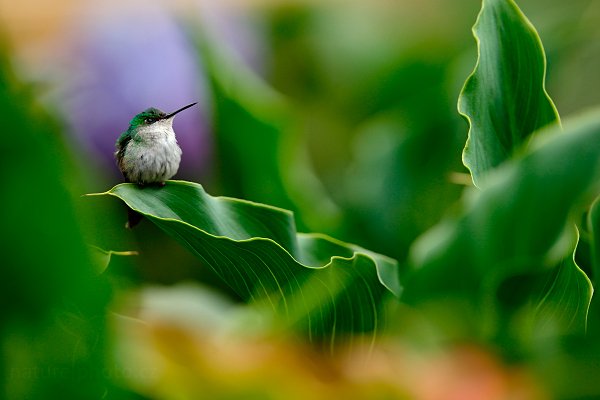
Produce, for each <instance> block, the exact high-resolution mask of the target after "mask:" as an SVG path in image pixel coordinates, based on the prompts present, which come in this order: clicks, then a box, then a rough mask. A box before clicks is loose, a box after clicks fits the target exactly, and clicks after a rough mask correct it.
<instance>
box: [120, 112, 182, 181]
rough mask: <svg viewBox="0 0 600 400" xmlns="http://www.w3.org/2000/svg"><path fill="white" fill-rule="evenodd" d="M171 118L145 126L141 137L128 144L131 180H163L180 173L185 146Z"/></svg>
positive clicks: (126, 167)
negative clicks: (182, 146)
mask: <svg viewBox="0 0 600 400" xmlns="http://www.w3.org/2000/svg"><path fill="white" fill-rule="evenodd" d="M171 122H172V120H164V121H159V122H156V123H154V124H152V125H149V126H145V127H141V128H140V130H139V131H138V135H139V136H138V138H137V139H138V140H132V141H131V142H130V143H129V144H128V146H127V151H126V152H125V157H124V158H123V167H124V170H125V172H126V175H127V177H128V178H129V180H130V181H131V182H136V183H143V184H146V183H161V182H164V181H166V180H168V179H171V177H173V175H175V174H176V173H177V170H178V169H179V162H180V161H181V149H180V148H179V145H178V144H177V139H176V138H175V132H173V128H172V126H171Z"/></svg>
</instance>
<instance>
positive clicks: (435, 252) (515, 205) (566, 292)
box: [403, 110, 600, 333]
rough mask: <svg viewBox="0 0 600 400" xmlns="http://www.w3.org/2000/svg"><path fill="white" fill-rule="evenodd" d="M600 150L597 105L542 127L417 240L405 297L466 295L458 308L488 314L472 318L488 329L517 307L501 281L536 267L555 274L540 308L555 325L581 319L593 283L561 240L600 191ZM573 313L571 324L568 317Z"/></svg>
mask: <svg viewBox="0 0 600 400" xmlns="http://www.w3.org/2000/svg"><path fill="white" fill-rule="evenodd" d="M599 154H600V111H599V110H596V111H595V112H591V113H589V114H586V115H583V116H580V117H578V118H574V119H573V120H569V121H567V122H566V123H565V129H564V131H562V130H561V129H559V128H558V127H554V128H551V129H548V131H546V132H540V134H539V135H538V136H537V137H536V140H535V141H534V142H532V144H531V146H530V152H529V153H527V154H525V155H522V156H520V157H518V158H515V159H513V160H511V161H510V162H509V163H506V164H505V165H503V166H502V167H500V168H498V169H496V170H495V171H494V173H493V174H491V176H490V177H489V179H486V182H485V184H484V185H483V186H482V188H481V190H477V191H475V190H474V191H472V192H471V193H469V194H470V197H467V198H466V199H465V202H464V206H465V208H464V210H463V212H462V213H461V215H459V216H458V217H457V218H456V219H454V220H450V221H446V222H445V223H444V224H443V225H440V226H438V227H437V228H435V229H434V230H432V231H431V232H429V233H427V234H425V235H424V236H423V237H422V238H420V239H419V240H418V241H417V243H416V244H415V246H414V247H413V249H412V250H413V251H412V254H411V264H412V266H413V271H412V273H411V276H410V277H408V279H405V281H404V285H405V292H404V294H403V299H404V300H405V301H407V302H409V303H413V304H426V303H428V302H439V303H440V304H443V302H447V301H448V299H450V298H452V299H461V300H465V299H466V300H467V301H465V302H463V303H461V304H464V305H466V306H465V307H463V308H462V309H460V311H457V314H462V315H466V316H467V317H466V318H467V319H469V318H472V316H473V315H477V318H480V319H481V321H484V320H485V321H486V322H485V323H480V322H479V321H477V322H476V323H475V325H477V324H479V326H480V327H481V326H483V329H484V330H486V331H487V333H489V332H491V331H494V330H495V329H499V326H500V325H502V324H503V323H506V318H509V317H510V318H512V317H513V316H514V312H515V311H516V310H515V308H514V304H511V305H509V306H507V307H508V309H509V311H508V312H507V313H506V314H504V315H503V314H502V313H504V312H505V311H501V310H500V309H501V307H504V306H501V305H500V304H499V299H498V297H497V295H498V293H497V291H498V288H499V287H500V285H501V284H502V283H503V282H505V281H506V280H507V279H510V278H514V279H516V281H513V284H514V283H516V282H517V281H522V279H521V278H522V277H523V276H526V275H531V274H534V275H535V274H537V275H539V276H538V277H541V278H542V279H545V280H548V279H551V281H550V282H551V284H550V285H548V286H547V287H546V289H545V290H542V293H543V294H542V295H540V299H544V300H543V301H540V304H541V306H540V308H539V309H540V310H541V312H540V313H538V315H541V316H542V318H550V317H551V318H556V321H555V322H553V323H556V325H557V326H559V327H562V328H563V329H564V330H569V329H571V328H572V327H579V328H581V327H582V326H585V323H584V322H585V321H584V319H585V317H586V316H587V309H588V307H589V299H590V297H591V292H592V290H591V286H590V285H589V280H588V278H587V276H586V275H585V274H584V273H583V271H581V269H579V267H578V266H577V265H576V264H575V263H574V261H573V260H572V259H570V258H572V254H573V252H574V250H575V249H574V247H575V244H573V243H571V244H569V243H567V245H565V246H563V245H561V240H562V239H564V238H565V237H567V238H569V236H568V234H570V233H571V232H569V231H568V230H566V229H568V228H569V227H570V226H572V225H573V222H574V221H573V219H572V217H573V213H574V212H575V211H577V210H579V208H580V207H581V205H582V203H584V202H585V201H586V199H588V198H589V196H591V195H597V193H598V190H599V187H600V157H598V155H599ZM579 211H580V210H579ZM565 234H567V236H565ZM572 236H573V235H571V237H572ZM574 243H576V242H574ZM556 249H559V250H560V251H556ZM568 257H569V259H568V260H567V258H568ZM553 271H556V272H555V275H552V273H550V274H549V272H553ZM537 282H538V283H539V280H537ZM514 287H515V286H514V285H511V286H510V289H511V290H515V291H517V292H518V291H519V290H521V289H514ZM523 290H524V292H523V293H521V294H522V295H524V297H527V296H530V295H531V285H525V286H524V288H523ZM513 294H515V293H512V292H511V294H510V296H512V295H513ZM565 296H567V297H565ZM563 297H565V298H563ZM546 305H550V306H549V307H546ZM582 307H583V308H582ZM499 310H500V311H499ZM548 310H552V312H551V313H549V312H548ZM573 310H575V311H573ZM572 311H573V312H575V314H574V315H575V316H576V319H575V320H573V321H572V323H571V320H569V319H565V316H566V315H567V316H568V315H569V313H571V312H572ZM552 314H553V315H554V316H552ZM471 322H473V321H472V320H471ZM486 324H487V325H486ZM484 325H485V326H484ZM563 332H564V331H563ZM479 333H481V332H479Z"/></svg>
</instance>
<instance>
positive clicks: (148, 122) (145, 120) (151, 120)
mask: <svg viewBox="0 0 600 400" xmlns="http://www.w3.org/2000/svg"><path fill="white" fill-rule="evenodd" d="M155 122H156V118H146V119H144V123H145V124H153V123H155Z"/></svg>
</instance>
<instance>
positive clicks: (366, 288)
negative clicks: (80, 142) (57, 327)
mask: <svg viewBox="0 0 600 400" xmlns="http://www.w3.org/2000/svg"><path fill="white" fill-rule="evenodd" d="M99 195H110V196H114V197H118V198H119V199H121V200H123V201H124V202H125V203H126V204H127V205H128V206H129V207H131V208H132V209H134V210H136V211H138V212H140V213H142V214H143V215H145V216H146V217H147V218H148V219H150V220H151V221H152V222H153V223H155V224H156V225H157V226H158V227H160V228H161V229H162V230H164V231H165V232H166V233H167V234H168V235H170V236H172V237H173V238H175V239H176V240H177V241H179V242H180V243H181V244H182V245H183V246H185V247H186V248H187V249H189V250H190V251H191V252H192V253H193V254H194V255H196V256H197V257H198V258H199V259H200V260H201V261H202V262H203V263H204V264H205V265H207V266H209V267H210V268H212V269H213V270H214V272H215V273H216V274H217V275H218V276H220V277H221V278H222V279H223V280H224V281H225V282H226V283H227V284H228V285H229V286H230V287H231V288H232V289H233V290H235V292H236V293H237V294H238V295H239V296H241V297H242V298H243V299H244V300H246V301H249V302H260V303H261V304H269V305H270V306H272V308H273V309H274V310H275V311H276V313H277V315H279V316H281V317H283V321H285V323H286V324H290V325H292V326H294V327H295V328H296V329H298V330H300V331H303V332H304V333H306V334H307V335H308V336H309V337H310V338H312V339H316V340H329V341H330V342H331V343H334V341H337V340H338V339H341V338H342V337H350V336H351V335H350V336H348V335H345V334H354V333H372V332H378V331H379V330H380V329H381V328H382V327H383V324H384V320H383V311H382V306H383V305H384V304H385V301H386V299H388V298H389V296H390V295H396V296H399V294H400V291H401V287H400V283H399V279H398V265H397V263H396V261H394V260H392V259H390V258H387V257H385V256H382V255H379V254H375V253H372V252H370V251H368V250H365V249H363V248H361V247H358V246H355V245H351V244H346V243H342V242H339V241H336V240H334V239H331V238H329V237H326V236H324V235H317V234H302V233H297V232H296V228H295V224H294V220H293V215H292V213H291V212H289V211H286V210H282V209H279V208H275V207H271V206H267V205H263V204H258V203H253V202H249V201H244V200H239V199H233V198H226V197H212V196H210V195H208V194H207V193H206V192H205V191H204V189H203V188H202V186H200V185H199V184H195V183H191V182H184V181H168V182H167V184H166V186H164V187H144V188H140V187H138V186H136V185H134V184H120V185H117V186H115V187H114V188H112V189H111V190H109V191H108V192H105V193H101V194H99Z"/></svg>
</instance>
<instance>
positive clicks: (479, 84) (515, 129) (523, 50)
mask: <svg viewBox="0 0 600 400" xmlns="http://www.w3.org/2000/svg"><path fill="white" fill-rule="evenodd" d="M473 34H474V36H475V39H476V41H477V47H478V60H477V64H476V66H475V69H474V70H473V72H472V74H471V75H470V76H469V78H468V79H467V81H466V83H465V86H464V88H463V90H462V92H461V94H460V97H459V101H458V110H459V112H460V113H461V114H462V115H463V116H464V117H465V118H466V119H467V121H468V122H469V134H468V138H467V143H466V145H465V148H464V150H463V163H464V164H465V166H466V167H467V168H468V169H469V170H470V171H471V174H472V177H473V182H474V183H475V185H477V186H479V184H480V182H481V180H482V178H483V176H484V175H485V174H486V173H487V172H488V171H489V170H491V169H493V168H495V167H496V166H498V165H499V164H500V163H502V162H503V161H504V160H506V159H508V158H510V157H511V156H512V155H513V154H514V153H515V151H517V150H519V149H520V148H521V147H522V146H523V145H526V144H527V142H528V140H529V138H530V137H531V135H532V134H533V132H535V131H536V130H538V129H539V128H542V127H544V126H546V125H549V124H552V123H560V120H559V116H558V112H557V110H556V107H555V106H554V104H553V102H552V100H551V99H550V97H549V95H548V93H547V92H546V89H545V83H544V82H545V75H546V57H545V54H544V49H543V46H542V43H541V40H540V38H539V36H538V34H537V32H536V30H535V28H534V27H533V25H531V23H530V22H529V20H527V18H526V17H525V15H524V14H523V13H522V12H521V10H520V9H519V8H518V6H517V5H516V4H515V3H514V1H512V0H484V1H483V6H482V9H481V12H480V13H479V16H478V18H477V22H476V23H475V26H474V27H473Z"/></svg>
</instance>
